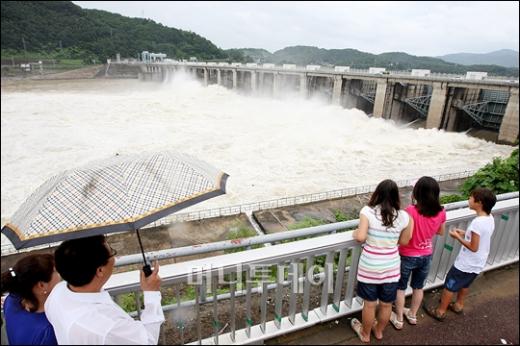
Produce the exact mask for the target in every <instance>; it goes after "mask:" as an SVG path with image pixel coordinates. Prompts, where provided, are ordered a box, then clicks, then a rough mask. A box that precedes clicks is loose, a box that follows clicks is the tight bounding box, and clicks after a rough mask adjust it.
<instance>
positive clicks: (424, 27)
mask: <svg viewBox="0 0 520 346" xmlns="http://www.w3.org/2000/svg"><path fill="white" fill-rule="evenodd" d="M73 3H75V4H77V5H79V6H81V7H82V8H95V9H101V10H106V11H109V12H114V13H119V14H122V15H124V16H129V17H140V18H150V19H152V20H154V21H156V22H159V23H162V24H163V25H166V26H169V27H174V28H177V29H183V30H190V31H193V32H195V33H197V34H199V35H201V36H203V37H205V38H207V39H209V40H210V41H212V42H213V43H214V44H215V45H217V46H218V47H220V48H224V49H228V48H264V49H267V50H268V51H270V52H274V51H276V50H278V49H282V48H284V47H287V46H295V45H307V46H317V47H320V48H327V49H331V48H338V49H342V48H354V49H358V50H361V51H364V52H369V53H374V54H380V53H383V52H396V51H399V52H406V53H409V54H413V55H425V56H438V55H444V54H450V53H460V52H466V53H488V52H491V51H494V50H498V49H504V48H507V49H514V50H516V51H518V50H519V39H518V37H519V32H518V27H519V14H518V13H519V3H518V2H517V1H504V2H495V1H493V2H491V1H482V2H473V1H470V2H395V1H391V2H369V3H368V2H335V1H334V2H323V1H322V2H312V1H311V2H195V1H194V2H162V1H136V2H126V1H120V2H117V1H106V2H103V1H73Z"/></svg>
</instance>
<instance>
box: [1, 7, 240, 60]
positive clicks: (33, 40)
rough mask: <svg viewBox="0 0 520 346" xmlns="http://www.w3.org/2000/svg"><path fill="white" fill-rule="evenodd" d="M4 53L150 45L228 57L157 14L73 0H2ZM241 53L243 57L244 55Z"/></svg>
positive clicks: (96, 51)
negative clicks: (137, 14) (126, 12)
mask: <svg viewBox="0 0 520 346" xmlns="http://www.w3.org/2000/svg"><path fill="white" fill-rule="evenodd" d="M1 17H2V29H1V32H2V36H1V38H2V45H1V47H2V58H5V57H7V56H8V55H16V54H20V53H22V52H24V42H25V48H26V51H28V52H31V53H32V54H33V55H34V53H41V54H47V55H50V56H51V55H52V56H54V55H61V56H62V57H63V58H76V59H77V58H81V59H84V60H87V61H90V60H92V59H97V61H98V62H99V61H101V62H104V61H105V60H106V59H107V58H110V57H114V56H115V54H116V53H121V56H122V57H137V54H138V53H140V52H142V51H144V50H147V51H150V52H156V53H159V52H161V53H166V54H167V55H168V57H173V58H189V57H192V56H195V57H197V58H199V59H204V60H206V59H214V60H220V59H228V58H229V57H228V54H227V53H226V52H225V51H224V50H222V49H219V48H218V47H217V46H215V45H214V44H213V43H211V42H210V41H209V40H207V39H205V38H203V37H201V36H199V35H197V34H195V33H193V32H189V31H183V30H178V29H174V28H169V27H166V26H163V25H162V24H158V23H156V22H154V21H153V20H149V19H142V18H128V17H124V16H121V15H118V14H114V13H110V12H106V11H99V10H87V9H82V8H81V7H79V6H76V5H74V4H73V3H72V2H69V1H2V2H1ZM239 57H240V56H238V57H237V58H239Z"/></svg>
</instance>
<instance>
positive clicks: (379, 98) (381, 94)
mask: <svg viewBox="0 0 520 346" xmlns="http://www.w3.org/2000/svg"><path fill="white" fill-rule="evenodd" d="M386 84H387V83H386V80H378V81H377V87H376V98H375V101H374V111H373V112H372V114H373V115H374V117H376V118H381V117H382V116H383V112H384V107H385V98H386Z"/></svg>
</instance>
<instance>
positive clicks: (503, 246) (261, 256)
mask: <svg viewBox="0 0 520 346" xmlns="http://www.w3.org/2000/svg"><path fill="white" fill-rule="evenodd" d="M518 204H519V203H518V197H515V198H512V199H507V200H503V201H499V202H497V204H496V206H495V208H494V209H493V215H494V218H495V225H496V228H495V232H494V233H493V236H492V242H491V251H490V254H489V257H488V262H487V266H486V268H485V270H491V269H494V268H497V267H500V266H503V265H507V264H510V263H514V262H517V261H518V249H519V246H518V242H519V230H518V222H519V208H518ZM474 217H475V214H474V212H473V211H471V210H469V209H468V208H463V209H456V210H450V211H448V212H447V222H446V232H445V235H444V236H442V237H437V238H436V239H435V241H434V252H433V258H432V265H431V269H430V273H429V275H428V279H427V284H426V287H425V288H426V289H431V288H434V287H438V286H440V285H442V284H443V281H444V278H445V276H446V274H447V272H448V270H449V268H450V267H451V265H452V264H453V262H454V260H455V257H456V255H457V253H458V251H459V249H460V244H459V242H457V241H454V239H453V238H451V237H450V236H449V235H448V231H449V230H450V229H452V228H455V227H456V228H462V229H466V228H467V226H468V225H469V223H470V222H471V220H472V219H473V218H474ZM356 221H357V220H356ZM343 227H344V223H338V224H337V225H336V231H339V232H340V233H336V234H331V235H325V236H320V237H316V238H311V239H304V240H300V241H295V242H291V243H283V244H279V245H274V246H270V247H266V248H261V249H255V250H248V251H243V252H238V253H233V254H228V255H223V256H216V257H211V258H205V259H199V260H194V261H189V262H182V263H177V264H171V265H164V266H161V269H160V275H161V277H162V278H163V300H164V299H165V298H166V297H164V295H165V292H166V295H168V294H170V295H173V292H175V293H176V297H177V298H176V301H175V302H172V301H170V302H167V304H166V305H165V306H164V307H163V308H164V311H165V313H166V315H167V322H166V323H165V325H163V335H162V338H161V343H163V344H172V343H192V344H197V343H200V344H219V343H220V344H250V343H258V342H261V341H262V340H265V339H269V338H272V337H276V336H278V335H282V334H287V333H290V332H293V331H296V330H299V329H302V328H307V327H310V326H313V325H315V324H317V323H321V322H324V321H328V320H331V319H336V318H339V317H341V316H344V315H348V314H351V313H353V312H356V311H359V310H361V301H360V300H359V299H358V298H357V297H356V295H355V286H356V273H357V262H358V259H359V254H360V249H361V248H360V245H359V244H358V243H357V242H355V241H354V240H353V239H352V236H351V232H349V231H347V232H345V231H343V232H342V229H343ZM317 263H321V264H323V265H322V266H321V269H322V273H321V275H314V274H315V271H314V267H313V265H315V264H317ZM311 267H312V268H311ZM259 268H263V269H265V270H267V271H261V272H262V273H263V275H262V276H261V277H260V279H258V272H259V271H258V269H259ZM311 269H312V270H311ZM266 273H268V274H269V275H268V274H266ZM226 276H227V277H228V278H227V281H225V280H223V278H225V277H226ZM271 277H273V279H271ZM138 278H139V273H138V272H137V271H131V272H126V273H120V274H114V275H113V276H112V277H111V279H110V280H109V282H108V283H107V285H106V286H105V288H106V289H107V290H108V291H109V293H110V294H111V295H112V296H114V297H115V298H116V300H118V299H122V298H120V297H122V296H123V295H126V294H128V293H130V292H133V293H134V294H135V293H136V292H138V291H139V281H138ZM316 278H318V282H316V281H315V279H316ZM271 280H272V281H271ZM253 286H258V287H257V288H256V287H253ZM167 292H170V293H167ZM207 293H208V294H211V295H212V296H213V299H205V295H206V294H207ZM219 293H220V297H221V298H222V297H225V298H227V299H225V300H222V299H221V300H219V299H218V298H219ZM222 293H223V294H222ZM408 293H410V292H408ZM269 296H271V297H270V298H269ZM139 297H140V296H139V294H135V299H136V302H135V304H136V306H138V307H139V306H140V305H141V301H140V298H139ZM311 297H319V300H318V301H314V300H313V299H311ZM192 299H193V300H192ZM190 300H192V301H190ZM270 301H272V302H274V304H273V306H272V307H270V306H269V305H270V304H271V303H268V302H270ZM168 303H169V304H168ZM257 312H259V313H258V314H257ZM136 314H137V315H139V314H140V309H139V308H137V312H136ZM172 324H176V326H172ZM166 335H168V336H167V337H166Z"/></svg>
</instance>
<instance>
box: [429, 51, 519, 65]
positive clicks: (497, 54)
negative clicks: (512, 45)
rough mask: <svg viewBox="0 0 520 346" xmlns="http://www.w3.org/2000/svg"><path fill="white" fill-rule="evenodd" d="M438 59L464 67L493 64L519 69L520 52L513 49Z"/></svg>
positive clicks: (446, 56) (450, 55) (461, 54)
mask: <svg viewBox="0 0 520 346" xmlns="http://www.w3.org/2000/svg"><path fill="white" fill-rule="evenodd" d="M438 58H439V59H442V60H444V61H449V62H454V63H456V64H462V65H474V64H480V65H484V64H492V65H499V66H505V67H518V52H517V51H516V50H512V49H501V50H497V51H494V52H490V53H485V54H475V53H456V54H448V55H443V56H439V57H438Z"/></svg>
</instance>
